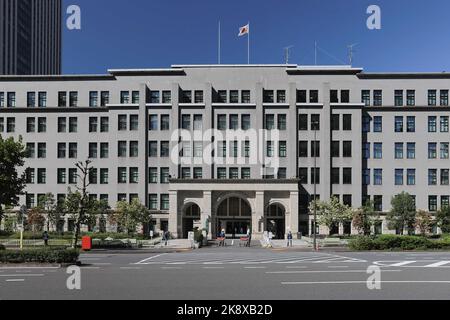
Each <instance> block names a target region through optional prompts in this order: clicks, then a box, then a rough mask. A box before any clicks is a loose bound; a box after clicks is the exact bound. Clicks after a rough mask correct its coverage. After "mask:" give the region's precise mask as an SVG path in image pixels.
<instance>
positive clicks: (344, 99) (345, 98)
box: [341, 90, 350, 103]
mask: <svg viewBox="0 0 450 320" xmlns="http://www.w3.org/2000/svg"><path fill="white" fill-rule="evenodd" d="M341 103H350V90H341Z"/></svg>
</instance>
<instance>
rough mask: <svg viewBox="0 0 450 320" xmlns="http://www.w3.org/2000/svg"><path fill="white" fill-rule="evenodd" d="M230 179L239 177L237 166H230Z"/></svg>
mask: <svg viewBox="0 0 450 320" xmlns="http://www.w3.org/2000/svg"><path fill="white" fill-rule="evenodd" d="M230 179H231V180H237V179H239V169H238V168H230Z"/></svg>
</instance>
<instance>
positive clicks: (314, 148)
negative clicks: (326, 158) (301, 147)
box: [311, 141, 320, 158]
mask: <svg viewBox="0 0 450 320" xmlns="http://www.w3.org/2000/svg"><path fill="white" fill-rule="evenodd" d="M311 157H317V158H320V141H311Z"/></svg>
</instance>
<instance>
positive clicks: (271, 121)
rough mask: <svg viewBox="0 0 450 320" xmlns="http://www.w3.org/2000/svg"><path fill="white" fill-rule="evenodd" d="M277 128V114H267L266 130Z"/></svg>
mask: <svg viewBox="0 0 450 320" xmlns="http://www.w3.org/2000/svg"><path fill="white" fill-rule="evenodd" d="M274 129H275V115H273V114H266V130H274Z"/></svg>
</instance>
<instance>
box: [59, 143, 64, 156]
mask: <svg viewBox="0 0 450 320" xmlns="http://www.w3.org/2000/svg"><path fill="white" fill-rule="evenodd" d="M65 157H66V144H65V143H58V159H64V158H65Z"/></svg>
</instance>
